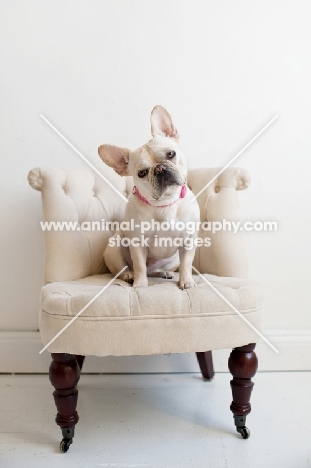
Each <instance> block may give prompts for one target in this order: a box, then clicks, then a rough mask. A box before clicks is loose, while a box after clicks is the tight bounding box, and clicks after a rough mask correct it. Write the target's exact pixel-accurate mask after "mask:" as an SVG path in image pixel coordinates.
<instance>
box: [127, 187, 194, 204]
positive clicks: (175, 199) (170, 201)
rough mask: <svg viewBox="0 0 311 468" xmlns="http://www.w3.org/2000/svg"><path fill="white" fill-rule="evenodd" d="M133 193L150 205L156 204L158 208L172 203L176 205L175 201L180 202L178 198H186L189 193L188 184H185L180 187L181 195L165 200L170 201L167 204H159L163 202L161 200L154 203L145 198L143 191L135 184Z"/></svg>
mask: <svg viewBox="0 0 311 468" xmlns="http://www.w3.org/2000/svg"><path fill="white" fill-rule="evenodd" d="M132 193H133V194H134V195H136V196H137V198H138V199H139V200H140V201H142V202H143V203H145V204H146V205H150V206H156V207H157V208H165V207H167V206H171V205H174V203H176V202H178V200H180V199H181V198H185V196H186V193H187V185H183V186H182V187H181V189H180V194H179V197H178V198H171V199H169V200H165V201H166V202H169V203H166V204H165V205H158V203H161V201H159V202H155V204H152V203H150V202H149V201H148V200H147V198H145V197H144V196H143V195H142V194H141V193H140V191H139V190H138V188H137V187H136V186H135V185H134V187H133V190H132Z"/></svg>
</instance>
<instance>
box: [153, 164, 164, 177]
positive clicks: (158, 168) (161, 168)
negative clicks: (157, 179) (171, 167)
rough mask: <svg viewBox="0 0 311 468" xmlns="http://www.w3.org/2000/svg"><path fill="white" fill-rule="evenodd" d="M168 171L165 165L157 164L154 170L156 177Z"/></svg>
mask: <svg viewBox="0 0 311 468" xmlns="http://www.w3.org/2000/svg"><path fill="white" fill-rule="evenodd" d="M163 171H166V165H165V164H157V165H156V166H155V168H154V173H155V175H158V174H161V172H163Z"/></svg>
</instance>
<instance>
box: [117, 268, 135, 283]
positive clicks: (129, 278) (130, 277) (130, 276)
mask: <svg viewBox="0 0 311 468" xmlns="http://www.w3.org/2000/svg"><path fill="white" fill-rule="evenodd" d="M120 278H121V279H122V280H123V281H126V282H127V283H130V284H133V283H134V273H133V271H125V272H124V273H122V275H120Z"/></svg>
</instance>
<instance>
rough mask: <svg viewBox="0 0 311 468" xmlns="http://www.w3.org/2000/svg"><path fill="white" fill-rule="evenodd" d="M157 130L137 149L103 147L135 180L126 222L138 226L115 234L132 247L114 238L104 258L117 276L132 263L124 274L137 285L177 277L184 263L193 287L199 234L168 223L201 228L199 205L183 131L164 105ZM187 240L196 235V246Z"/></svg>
mask: <svg viewBox="0 0 311 468" xmlns="http://www.w3.org/2000/svg"><path fill="white" fill-rule="evenodd" d="M151 132H152V136H153V138H152V139H151V140H150V141H148V143H146V144H145V145H143V146H141V147H140V148H138V149H136V150H134V151H130V150H129V149H125V148H119V147H117V146H112V145H101V146H100V147H99V148H98V153H99V156H100V157H101V159H102V160H103V161H104V162H105V163H106V164H107V165H108V166H110V167H112V168H113V169H114V170H115V171H116V172H117V173H118V174H119V175H120V176H132V177H133V180H134V188H133V193H132V194H131V195H130V196H129V202H128V203H127V206H126V212H125V220H126V221H129V222H130V220H134V223H133V224H134V225H135V228H134V229H133V230H130V231H118V232H116V233H115V234H114V236H119V239H120V236H121V238H124V237H127V238H128V243H129V246H128V247H127V246H122V245H120V243H119V246H118V245H116V244H115V243H110V242H109V244H108V246H107V248H106V250H105V252H104V258H105V262H106V265H107V267H108V268H109V270H110V271H111V273H112V274H113V275H116V274H117V273H118V272H119V271H120V270H121V269H122V268H123V267H124V266H128V270H125V271H124V272H123V273H122V274H121V275H120V278H122V279H123V280H126V281H128V282H129V283H133V286H134V287H143V286H148V280H147V276H154V277H155V276H157V277H161V278H173V277H174V273H173V272H174V271H175V270H176V269H177V268H178V267H179V287H180V289H188V288H191V287H194V286H195V282H194V281H193V278H192V262H193V258H194V254H195V239H196V237H197V232H196V231H195V232H192V233H189V231H188V232H186V230H183V231H180V230H176V229H168V230H167V225H168V223H170V225H172V221H174V222H177V221H181V222H182V223H183V224H184V225H186V224H187V222H193V223H194V222H195V223H196V224H195V225H196V226H197V225H198V222H199V219H200V213H199V206H198V204H197V201H196V200H194V201H191V202H190V200H192V199H193V197H194V195H193V193H192V192H191V191H190V189H189V188H188V187H187V185H186V182H187V164H186V160H185V157H184V155H183V154H182V152H181V151H180V149H179V147H178V144H177V143H178V140H179V135H178V132H177V129H176V128H175V126H174V124H173V121H172V118H171V116H170V114H169V113H168V112H167V110H166V109H165V108H164V107H162V106H155V107H154V109H153V110H152V112H151ZM148 221H149V222H150V225H151V228H150V230H148V231H147V232H144V234H143V233H142V230H141V226H142V224H144V226H145V225H146V222H148ZM152 221H153V222H154V223H155V222H158V223H160V227H161V226H164V225H165V229H160V230H159V229H158V227H159V224H156V223H155V226H152ZM164 222H166V223H164ZM161 223H164V225H162V224H161ZM147 224H148V223H147ZM179 224H181V223H179ZM153 227H154V229H153ZM177 238H178V239H177ZM186 238H187V239H189V238H190V239H192V241H193V247H192V248H189V244H187V247H186V246H185V245H184V241H185V240H187V239H186ZM138 239H139V242H138ZM167 240H170V241H171V242H167ZM175 241H176V242H175ZM188 242H189V241H188ZM110 244H112V245H110Z"/></svg>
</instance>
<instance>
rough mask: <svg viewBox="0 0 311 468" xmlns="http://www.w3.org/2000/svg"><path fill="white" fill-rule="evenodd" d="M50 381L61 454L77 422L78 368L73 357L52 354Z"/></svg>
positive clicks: (66, 447) (67, 447) (67, 444)
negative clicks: (59, 431)
mask: <svg viewBox="0 0 311 468" xmlns="http://www.w3.org/2000/svg"><path fill="white" fill-rule="evenodd" d="M52 359H53V361H52V363H51V365H50V372H49V376H50V381H51V383H52V385H53V387H54V388H55V391H54V393H53V396H54V400H55V405H56V408H57V416H56V419H55V421H56V424H58V426H60V427H61V430H62V434H63V440H62V441H61V443H60V450H61V452H67V451H68V449H69V447H70V445H71V444H72V439H73V436H74V429H75V425H76V424H77V422H78V421H79V416H78V413H77V411H76V408H77V401H78V390H77V388H76V385H77V383H78V381H79V378H80V367H79V365H78V363H77V360H76V357H75V355H72V354H62V353H61V354H55V353H54V354H52Z"/></svg>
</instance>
